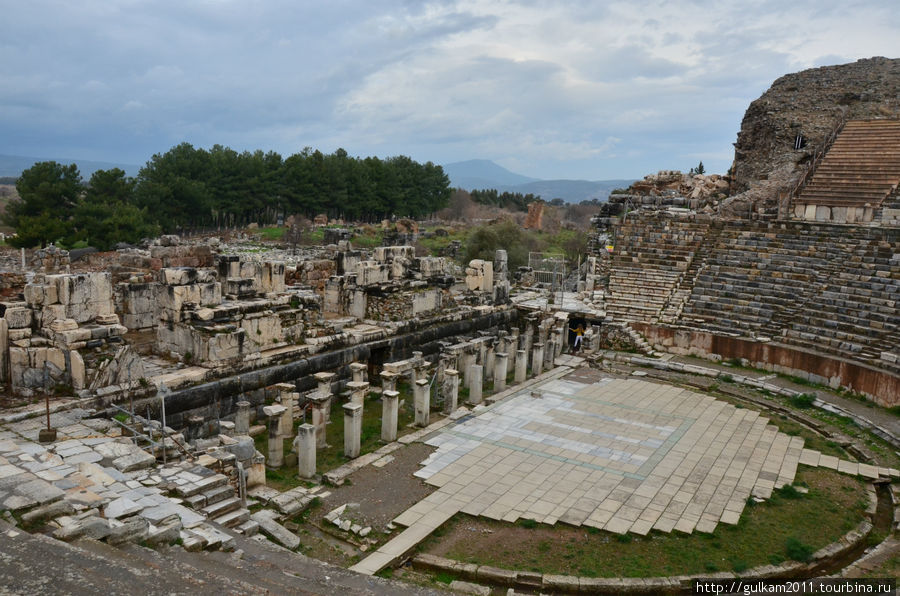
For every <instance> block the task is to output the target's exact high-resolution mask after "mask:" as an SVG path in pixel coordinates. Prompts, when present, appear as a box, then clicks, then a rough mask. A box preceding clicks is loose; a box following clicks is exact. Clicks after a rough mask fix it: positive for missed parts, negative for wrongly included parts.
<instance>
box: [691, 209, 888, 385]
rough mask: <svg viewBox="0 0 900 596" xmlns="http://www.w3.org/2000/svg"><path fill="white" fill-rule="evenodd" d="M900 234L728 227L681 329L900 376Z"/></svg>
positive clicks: (873, 230) (700, 276) (869, 230)
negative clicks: (764, 342) (763, 341)
mask: <svg viewBox="0 0 900 596" xmlns="http://www.w3.org/2000/svg"><path fill="white" fill-rule="evenodd" d="M898 307H900V232H898V231H896V230H885V231H883V232H881V231H879V230H878V229H877V228H851V227H847V226H810V225H803V224H801V225H798V226H791V227H789V228H787V229H777V230H775V229H767V228H762V227H755V228H753V227H752V228H750V229H747V225H746V224H744V225H743V226H728V227H727V228H726V229H725V231H723V233H722V234H721V236H720V238H719V241H718V242H717V244H716V245H715V247H713V248H712V249H710V254H709V257H708V259H707V263H706V266H705V267H704V268H703V269H702V270H701V271H700V272H699V273H698V275H697V278H696V279H695V280H694V287H693V292H692V293H691V297H690V299H689V300H688V302H687V303H686V304H685V306H684V311H683V313H682V315H681V318H680V320H679V321H678V322H679V323H680V324H684V325H689V326H694V327H700V328H703V329H707V330H710V331H714V332H716V333H721V334H730V335H745V336H751V337H752V336H756V337H759V336H767V337H770V338H771V339H773V340H775V341H780V342H784V343H789V344H793V345H797V346H800V347H803V348H806V349H809V350H813V351H816V352H822V353H827V354H833V355H835V356H839V357H842V358H848V359H852V360H856V361H862V362H867V363H869V364H873V365H876V366H878V367H881V368H886V369H889V370H895V371H900V364H898V361H900V317H898V312H900V309H898Z"/></svg>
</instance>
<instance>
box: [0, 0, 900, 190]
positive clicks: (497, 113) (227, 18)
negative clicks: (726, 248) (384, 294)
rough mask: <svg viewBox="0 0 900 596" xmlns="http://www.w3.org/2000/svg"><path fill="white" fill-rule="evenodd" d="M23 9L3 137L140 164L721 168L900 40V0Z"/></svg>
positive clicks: (224, 0) (8, 47) (98, 4)
mask: <svg viewBox="0 0 900 596" xmlns="http://www.w3.org/2000/svg"><path fill="white" fill-rule="evenodd" d="M47 15H52V17H53V18H47ZM5 16H6V17H7V19H8V22H15V23H16V24H17V25H16V27H10V28H8V29H7V30H5V39H4V40H2V41H0V77H2V80H3V81H4V86H3V88H2V89H0V139H4V145H3V146H2V147H0V151H2V152H6V153H16V152H19V153H25V152H26V151H27V152H28V154H36V152H40V154H47V155H61V154H69V153H70V152H69V148H74V147H79V148H85V147H87V148H89V149H90V151H91V152H92V155H95V156H97V155H100V156H103V155H104V154H106V158H107V159H109V160H113V161H122V160H123V159H126V158H127V159H130V160H133V161H136V162H142V161H144V160H146V159H147V158H148V157H149V156H150V155H151V154H153V153H156V152H160V151H165V150H166V149H168V148H169V147H170V146H172V145H174V144H175V143H178V142H180V141H182V140H187V141H189V142H193V143H195V144H198V145H203V146H208V145H211V144H213V143H222V144H225V145H231V146H233V147H235V148H236V149H241V150H242V149H255V148H262V149H265V150H268V149H275V150H278V151H281V152H283V153H290V152H293V151H298V150H299V149H301V148H302V147H303V146H305V145H312V146H315V147H319V148H321V149H322V150H324V151H331V150H334V149H335V148H337V147H338V146H343V147H345V148H346V149H347V150H348V151H349V152H350V153H351V154H355V155H367V154H378V155H383V156H384V155H392V154H397V153H406V154H409V155H412V156H413V157H414V158H415V159H419V160H423V161H424V160H433V161H436V162H448V161H457V160H462V159H468V158H471V157H488V158H493V159H495V160H497V161H498V162H501V163H504V164H518V166H520V167H521V168H523V170H522V173H524V174H528V175H532V176H537V177H546V178H551V177H583V178H593V179H598V178H604V177H624V176H632V177H639V176H642V175H643V174H644V173H647V172H650V171H655V170H657V169H660V168H664V167H678V164H676V165H675V166H672V164H671V163H669V162H671V161H676V160H679V159H686V158H690V159H691V160H692V161H695V158H697V157H699V156H709V157H708V161H709V163H707V157H703V159H704V163H705V164H706V165H707V166H708V168H709V169H710V171H713V170H716V171H724V170H725V169H727V167H728V165H729V164H730V161H731V156H730V147H731V143H732V142H733V141H734V139H735V133H736V132H737V130H738V128H739V126H740V119H741V117H742V115H743V111H744V110H745V109H746V107H747V105H748V104H749V103H750V101H752V100H753V99H755V98H756V97H757V96H758V95H759V94H760V93H762V92H763V91H764V90H765V89H766V88H767V87H768V86H769V85H770V84H771V82H772V81H773V80H774V79H775V78H777V77H778V76H781V75H782V74H785V73H786V72H790V71H794V70H799V69H802V68H808V67H811V66H817V65H821V64H825V63H836V62H842V61H852V60H855V59H858V58H862V57H868V56H872V55H887V56H897V55H898V53H900V52H898V49H900V43H898V42H897V41H896V39H897V38H896V34H895V32H896V31H897V29H898V28H900V16H898V13H897V11H896V10H895V7H894V6H893V3H889V2H887V1H886V0H879V1H866V0H857V1H854V0H847V1H844V2H840V3H838V2H837V1H835V0H819V1H814V0H799V1H797V2H792V3H790V4H785V3H782V2H781V1H780V0H779V1H775V0H767V1H765V2H757V3H746V2H742V1H739V0H723V1H716V2H713V1H711V0H695V1H685V0H679V1H664V0H654V1H651V2H641V3H635V2H626V1H614V2H602V3H598V2H590V1H587V0H585V1H580V2H566V3H545V2H530V1H514V0H503V1H499V0H498V1H493V2H485V1H484V0H458V1H454V0H446V1H436V2H425V3H419V2H408V1H403V0H393V1H389V2H387V3H371V2H362V1H355V0H343V1H340V2H333V3H325V4H312V3H308V2H299V3H297V2H289V1H286V0H280V1H278V0H273V1H269V2H264V3H247V2H240V1H237V0H234V1H229V0H221V1H213V0H208V1H202V2H201V1H196V0H194V1H191V0H189V1H187V2H185V1H183V0H182V1H178V2H175V1H172V0H169V1H164V2H154V3H149V2H144V1H140V0H127V1H126V0H118V1H115V0H104V1H99V0H93V1H86V2H80V3H77V4H65V3H62V4H60V3H56V2H48V1H46V0H44V1H41V0H34V1H31V2H21V3H13V4H11V5H10V6H8V7H7V8H6V15H5ZM60 131H62V132H60ZM682 156H683V157H682ZM689 165H691V164H682V165H681V167H688V166H689Z"/></svg>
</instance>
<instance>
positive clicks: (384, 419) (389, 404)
mask: <svg viewBox="0 0 900 596" xmlns="http://www.w3.org/2000/svg"><path fill="white" fill-rule="evenodd" d="M399 411H400V392H399V391H392V390H390V389H389V390H387V391H382V392H381V440H382V441H384V442H385V443H391V442H393V441H396V440H397V415H398V412H399Z"/></svg>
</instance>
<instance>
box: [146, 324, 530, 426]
mask: <svg viewBox="0 0 900 596" xmlns="http://www.w3.org/2000/svg"><path fill="white" fill-rule="evenodd" d="M517 318H518V311H517V310H516V309H509V310H503V311H500V312H494V313H491V314H487V315H482V316H473V317H470V318H465V319H462V320H459V321H452V322H447V323H443V324H440V325H433V326H431V327H425V328H422V329H419V330H416V331H412V332H410V333H406V334H403V335H398V336H395V337H391V338H387V339H380V340H377V341H372V342H367V343H363V344H359V345H355V346H349V347H344V348H340V349H336V350H334V351H331V352H327V353H323V354H317V355H315V356H310V357H307V358H302V359H298V360H295V361H292V362H289V363H287V364H282V365H276V366H269V367H266V368H262V369H259V370H253V371H249V372H246V373H242V374H239V375H234V376H232V377H227V378H224V379H220V380H217V381H213V382H210V383H203V384H201V385H197V386H194V387H189V388H187V389H183V390H180V391H175V392H172V393H171V394H169V395H167V396H166V399H165V402H166V422H167V423H168V425H169V426H171V427H173V428H176V429H180V428H183V427H185V426H186V425H187V420H188V418H190V417H191V416H193V415H207V414H209V412H210V408H215V409H216V410H215V411H216V412H218V415H219V416H220V417H223V418H224V417H227V416H230V415H232V414H234V412H235V411H236V410H235V409H236V405H235V404H236V403H237V402H238V401H240V400H241V399H245V398H246V397H247V396H248V394H251V393H253V392H257V391H259V390H261V389H264V388H265V387H268V386H270V385H274V384H276V383H289V382H290V383H296V384H297V388H298V390H299V391H306V390H309V389H313V388H314V386H315V381H314V379H313V378H312V375H313V374H315V373H317V372H322V371H334V370H337V369H340V368H341V367H345V366H347V365H349V364H350V363H352V362H366V361H367V360H368V359H369V358H370V357H371V356H372V354H373V352H374V351H376V350H377V351H380V352H386V353H387V354H389V359H391V360H395V359H400V358H405V357H408V356H409V355H410V354H411V353H412V350H417V351H421V352H423V353H424V354H426V355H427V354H435V353H438V352H439V351H440V348H441V345H440V343H439V342H441V341H442V340H445V339H446V338H450V337H453V336H456V335H463V334H469V333H474V332H477V331H479V330H486V329H490V328H492V327H498V326H499V327H500V328H502V329H505V328H507V327H509V326H511V325H514V324H515V322H516V320H517ZM260 395H261V394H260ZM257 405H258V404H257ZM135 407H137V408H138V409H141V408H144V407H150V409H151V411H156V409H157V408H158V407H159V397H157V396H153V397H151V398H148V399H146V400H141V401H140V403H139V402H137V401H136V402H135Z"/></svg>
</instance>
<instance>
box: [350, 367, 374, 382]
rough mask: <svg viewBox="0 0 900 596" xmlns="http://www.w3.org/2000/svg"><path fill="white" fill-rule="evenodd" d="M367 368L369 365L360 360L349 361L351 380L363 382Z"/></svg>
mask: <svg viewBox="0 0 900 596" xmlns="http://www.w3.org/2000/svg"><path fill="white" fill-rule="evenodd" d="M368 368H369V367H368V366H366V365H365V364H363V363H362V362H351V363H350V373H351V374H352V375H353V380H354V381H355V382H357V383H362V382H365V380H366V371H367V369H368Z"/></svg>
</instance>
